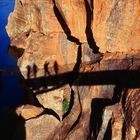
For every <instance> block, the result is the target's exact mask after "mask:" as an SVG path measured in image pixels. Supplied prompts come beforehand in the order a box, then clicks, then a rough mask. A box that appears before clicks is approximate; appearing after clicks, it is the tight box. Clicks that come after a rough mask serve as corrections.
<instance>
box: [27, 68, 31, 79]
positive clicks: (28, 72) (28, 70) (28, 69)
mask: <svg viewBox="0 0 140 140" xmlns="http://www.w3.org/2000/svg"><path fill="white" fill-rule="evenodd" d="M26 68H27V78H28V79H30V72H31V67H30V66H29V65H28V66H27V67H26Z"/></svg>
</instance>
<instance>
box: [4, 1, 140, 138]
mask: <svg viewBox="0 0 140 140" xmlns="http://www.w3.org/2000/svg"><path fill="white" fill-rule="evenodd" d="M139 14H140V1H139V0H133V1H132V0H128V1H122V0H112V1H110V0H100V1H98V0H94V1H93V0H67V1H62V0H46V1H45V0H16V3H15V9H14V11H13V12H12V13H11V14H10V16H9V19H8V25H7V27H6V29H7V32H8V35H9V37H10V39H11V44H10V45H11V47H10V49H9V52H11V54H12V55H13V56H14V57H15V58H16V59H17V64H18V67H19V70H20V72H21V74H22V76H23V81H24V82H23V83H24V84H23V85H24V88H25V89H26V90H25V91H26V92H27V93H26V94H29V96H30V98H33V100H30V104H34V105H39V106H40V107H42V108H43V110H44V111H43V113H44V114H39V113H40V111H39V112H38V108H36V111H35V113H33V116H34V119H33V118H32V117H30V116H32V115H30V114H29V118H30V119H29V120H28V121H25V125H24V126H25V127H24V129H25V132H26V139H35V140H37V139H38V140H46V139H47V140H64V139H66V140H78V139H79V140H87V139H88V140H94V139H97V140H101V139H112V140H121V139H125V140H132V139H134V140H138V139H139V138H140V129H139V126H140V125H139V124H140V122H139V118H140V113H139V112H140V100H139V99H140V96H139V95H140V92H139V91H140V90H139V88H140V87H139V83H140V80H139V79H140V77H139V68H140V61H139V60H140V53H139V50H140V47H139V44H140V30H139V23H140V18H139V17H140V16H139ZM66 86H67V87H68V88H66V90H67V91H66V92H65V90H63V93H61V88H62V89H63V87H66ZM59 93H60V97H59ZM66 93H68V94H67V95H66ZM56 95H57V96H56ZM63 97H66V98H67V99H68V103H69V110H68V111H67V112H66V113H65V114H63V113H62V104H63V103H62V100H63V99H62V98H63ZM37 98H38V99H37ZM46 98H47V99H46ZM52 99H53V100H52ZM54 99H55V100H54ZM58 99H59V100H58ZM49 101H51V103H48V102H49ZM56 105H57V107H56ZM33 111H34V109H33ZM21 114H22V113H21ZM38 114H39V116H38ZM26 115H28V112H27V114H26V112H25V114H24V115H23V117H24V116H26ZM62 115H63V117H62ZM60 116H61V117H62V118H61V119H60ZM48 121H49V122H48ZM19 126H20V125H19ZM20 132H21V131H20ZM20 132H19V131H18V132H17V133H19V134H20ZM46 132H47V133H46ZM19 136H20V135H19Z"/></svg>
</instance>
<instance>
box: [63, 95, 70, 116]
mask: <svg viewBox="0 0 140 140" xmlns="http://www.w3.org/2000/svg"><path fill="white" fill-rule="evenodd" d="M68 109H69V103H68V101H67V99H66V98H64V100H63V112H64V113H67V111H68Z"/></svg>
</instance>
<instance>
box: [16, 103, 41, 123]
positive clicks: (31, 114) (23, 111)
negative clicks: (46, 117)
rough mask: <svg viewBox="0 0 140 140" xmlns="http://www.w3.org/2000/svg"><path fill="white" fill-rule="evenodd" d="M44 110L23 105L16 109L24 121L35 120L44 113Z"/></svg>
mask: <svg viewBox="0 0 140 140" xmlns="http://www.w3.org/2000/svg"><path fill="white" fill-rule="evenodd" d="M43 111H44V109H43V108H41V107H36V106H33V105H28V104H27V105H22V106H20V107H18V108H17V109H16V113H17V115H18V116H21V117H22V118H23V119H25V120H28V119H31V118H35V117H37V116H39V115H40V114H41V113H43Z"/></svg>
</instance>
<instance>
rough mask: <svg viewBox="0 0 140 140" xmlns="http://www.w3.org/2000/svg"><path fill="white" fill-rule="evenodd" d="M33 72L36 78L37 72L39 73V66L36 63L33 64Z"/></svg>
mask: <svg viewBox="0 0 140 140" xmlns="http://www.w3.org/2000/svg"><path fill="white" fill-rule="evenodd" d="M33 73H34V78H36V74H37V66H36V64H34V65H33Z"/></svg>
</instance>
